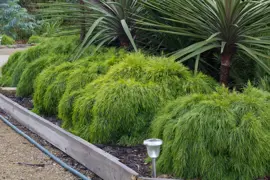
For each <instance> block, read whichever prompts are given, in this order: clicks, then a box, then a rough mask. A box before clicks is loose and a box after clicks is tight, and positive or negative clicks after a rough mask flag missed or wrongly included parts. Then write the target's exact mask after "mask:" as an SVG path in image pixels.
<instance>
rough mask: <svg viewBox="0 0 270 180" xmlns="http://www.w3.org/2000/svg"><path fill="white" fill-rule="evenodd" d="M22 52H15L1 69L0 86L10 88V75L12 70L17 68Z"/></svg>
mask: <svg viewBox="0 0 270 180" xmlns="http://www.w3.org/2000/svg"><path fill="white" fill-rule="evenodd" d="M21 54H22V52H16V53H14V54H13V55H11V56H10V57H9V59H8V62H7V63H6V64H5V65H4V66H3V67H2V69H1V71H2V72H1V73H2V76H1V77H0V86H8V87H11V83H12V78H11V76H12V73H13V71H14V68H15V67H16V66H17V64H18V62H19V57H20V56H21Z"/></svg>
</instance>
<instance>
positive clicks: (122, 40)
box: [119, 37, 129, 48]
mask: <svg viewBox="0 0 270 180" xmlns="http://www.w3.org/2000/svg"><path fill="white" fill-rule="evenodd" d="M119 41H120V46H121V47H124V48H127V47H129V40H128V38H127V37H119Z"/></svg>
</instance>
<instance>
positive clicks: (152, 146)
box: [143, 139, 162, 178]
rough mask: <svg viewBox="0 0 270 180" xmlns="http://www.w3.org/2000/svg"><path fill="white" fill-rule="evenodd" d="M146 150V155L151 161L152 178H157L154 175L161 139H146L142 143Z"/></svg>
mask: <svg viewBox="0 0 270 180" xmlns="http://www.w3.org/2000/svg"><path fill="white" fill-rule="evenodd" d="M143 144H144V145H145V146H146V148H147V154H148V156H149V157H150V158H151V159H152V176H153V177H154V178H156V177H157V173H156V159H157V158H158V156H159V153H160V146H161V145H162V140H161V139H147V140H145V141H144V142H143Z"/></svg>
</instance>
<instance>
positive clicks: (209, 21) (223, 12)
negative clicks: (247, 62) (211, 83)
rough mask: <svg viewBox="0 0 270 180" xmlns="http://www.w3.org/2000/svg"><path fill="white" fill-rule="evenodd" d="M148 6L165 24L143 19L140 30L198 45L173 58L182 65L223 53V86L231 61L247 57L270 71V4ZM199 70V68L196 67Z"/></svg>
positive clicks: (212, 1)
mask: <svg viewBox="0 0 270 180" xmlns="http://www.w3.org/2000/svg"><path fill="white" fill-rule="evenodd" d="M144 4H145V6H146V7H148V8H150V9H151V10H152V11H154V12H156V13H158V14H161V17H160V18H161V20H162V21H156V20H151V19H146V18H142V19H140V20H139V21H138V24H140V25H141V27H140V28H141V29H144V30H148V31H153V32H159V33H163V34H166V33H169V34H175V35H179V36H186V37H189V38H192V39H194V40H195V41H196V43H194V44H192V45H190V46H188V47H186V48H184V49H181V50H179V51H177V52H175V53H174V54H173V56H174V57H175V58H176V59H178V60H179V61H181V62H184V61H186V60H189V59H191V58H194V57H196V65H198V62H199V60H200V55H201V54H202V53H205V52H207V51H212V50H216V49H218V51H220V59H221V66H220V83H222V84H225V85H227V84H228V81H229V74H230V66H231V63H232V62H231V61H232V57H233V56H234V55H235V54H236V53H240V52H241V53H244V54H245V55H247V56H248V57H250V58H251V59H253V60H254V61H256V63H258V65H260V66H261V67H262V68H263V69H264V70H265V71H266V72H268V73H270V67H269V66H267V65H266V63H265V62H266V61H269V60H270V56H268V55H267V51H268V50H269V49H270V33H269V32H270V26H269V24H270V0H258V1H256V0H245V1H243V0H192V1H191V0H166V1H164V0H159V1H158V0H148V1H145V2H144ZM195 67H196V66H195Z"/></svg>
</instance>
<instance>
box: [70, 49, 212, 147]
mask: <svg viewBox="0 0 270 180" xmlns="http://www.w3.org/2000/svg"><path fill="white" fill-rule="evenodd" d="M199 76H200V77H201V78H202V80H198V79H199V78H200V77H199ZM200 84H202V86H201V88H199V87H200ZM215 86H216V83H215V82H214V81H213V80H211V78H207V77H206V76H204V75H201V74H200V75H198V76H197V77H196V76H195V77H194V76H193V75H192V74H191V73H190V72H189V71H188V70H187V69H186V68H185V67H184V66H183V65H181V64H179V63H176V62H173V61H172V60H170V59H166V58H159V57H149V56H145V55H143V54H141V53H131V54H130V55H128V56H126V57H125V58H124V60H123V62H120V63H118V64H116V65H114V66H113V67H111V68H110V70H109V72H108V73H106V75H105V76H102V77H100V78H98V79H97V80H95V81H93V82H92V83H90V84H89V85H87V86H86V87H85V89H84V90H82V91H80V92H76V93H73V94H72V95H71V97H70V98H66V100H67V102H68V104H67V106H68V105H69V104H70V103H71V102H72V103H74V104H73V110H70V112H73V115H72V123H71V122H66V124H68V126H72V127H71V128H70V129H71V131H72V132H74V133H75V134H77V135H79V136H81V137H83V138H85V139H87V140H89V141H90V142H96V143H120V144H130V143H134V144H137V143H140V141H141V140H142V139H143V138H145V137H146V135H147V129H148V127H149V124H150V122H151V120H152V119H153V116H154V114H155V112H156V111H157V109H158V108H159V107H161V106H162V104H163V103H164V102H166V101H167V100H169V99H173V98H175V97H177V96H179V95H185V94H188V93H192V92H196V91H198V92H211V91H213V89H214V87H215ZM68 107H71V106H70V105H69V106H68ZM66 117H67V116H66ZM66 121H71V120H70V119H69V120H68V119H67V120H66ZM134 124H135V125H134ZM142 132H145V133H142Z"/></svg>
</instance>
